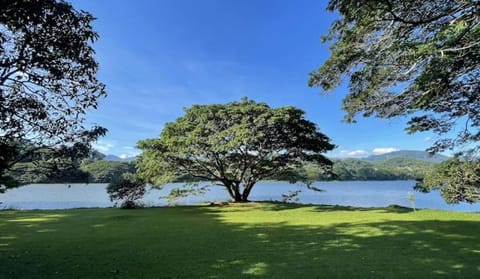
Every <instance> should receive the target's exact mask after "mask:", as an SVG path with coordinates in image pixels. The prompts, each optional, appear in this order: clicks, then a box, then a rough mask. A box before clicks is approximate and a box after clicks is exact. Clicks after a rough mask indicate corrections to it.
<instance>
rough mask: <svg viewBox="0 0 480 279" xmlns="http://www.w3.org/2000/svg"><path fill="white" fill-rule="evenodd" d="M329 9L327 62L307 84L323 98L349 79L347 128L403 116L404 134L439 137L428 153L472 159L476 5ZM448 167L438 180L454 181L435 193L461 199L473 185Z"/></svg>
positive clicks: (366, 4)
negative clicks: (332, 15) (358, 121)
mask: <svg viewBox="0 0 480 279" xmlns="http://www.w3.org/2000/svg"><path fill="white" fill-rule="evenodd" d="M328 10H330V11H332V12H337V13H338V14H339V18H338V20H336V21H335V22H334V23H333V24H332V25H331V27H330V30H329V33H328V34H327V35H326V36H325V37H323V38H322V40H323V41H324V42H330V43H331V47H330V50H331V55H330V57H329V58H328V59H327V60H326V61H325V63H324V64H323V65H322V66H321V67H320V68H319V69H318V70H316V71H313V72H312V73H311V74H310V79H309V85H310V86H318V87H320V88H322V90H323V91H324V92H326V91H329V90H333V89H334V88H336V87H337V86H338V85H339V84H340V83H341V81H342V78H343V77H344V76H347V77H348V78H349V87H348V94H347V95H346V97H345V98H344V100H343V109H344V110H345V111H346V116H345V120H346V121H347V122H354V121H355V117H356V116H357V115H363V116H365V117H370V116H376V117H380V118H393V117H405V116H408V117H409V121H408V126H407V128H406V130H407V132H409V133H415V132H425V131H431V132H434V133H436V134H438V135H439V139H438V140H437V141H436V142H435V143H434V144H433V146H431V147H430V148H429V149H428V151H429V152H431V153H437V152H442V151H445V150H454V152H456V153H458V156H461V157H462V158H463V159H462V160H473V161H475V160H477V159H478V155H479V152H480V145H479V144H478V142H479V141H480V94H479V92H480V82H479V80H480V2H479V1H472V0H428V1H425V0H411V1H404V0H330V1H329V4H328ZM465 164H466V163H465ZM465 164H463V163H461V164H460V166H459V167H460V168H463V167H466V166H467V165H465ZM451 167H452V171H448V172H444V173H443V174H439V175H440V176H442V177H444V178H446V176H445V175H447V174H448V175H453V177H452V178H450V179H449V180H448V183H443V182H445V181H443V182H442V183H443V184H441V185H437V186H438V187H441V188H442V189H445V190H446V189H447V188H449V191H452V193H451V195H453V193H454V192H456V191H460V192H458V195H460V196H462V195H463V193H462V189H463V188H462V187H464V186H465V185H463V184H458V183H464V182H465V183H467V184H468V183H469V181H471V178H470V177H465V178H460V177H459V176H458V174H456V173H455V172H454V171H455V170H458V169H456V167H455V166H453V165H451ZM461 173H464V174H467V173H468V172H466V171H465V172H463V171H461ZM427 181H428V180H427ZM446 185H448V186H446ZM445 187H447V188H445ZM451 195H450V194H449V195H446V196H444V197H447V196H451ZM447 201H448V200H447Z"/></svg>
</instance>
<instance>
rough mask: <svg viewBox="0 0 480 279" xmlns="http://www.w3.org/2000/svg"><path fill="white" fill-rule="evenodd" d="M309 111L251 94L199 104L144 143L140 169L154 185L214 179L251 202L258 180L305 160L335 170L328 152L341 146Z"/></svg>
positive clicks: (213, 181)
mask: <svg viewBox="0 0 480 279" xmlns="http://www.w3.org/2000/svg"><path fill="white" fill-rule="evenodd" d="M303 115H304V112H303V111H301V110H299V109H297V108H294V107H280V108H271V107H269V106H268V105H267V104H265V103H256V102H254V101H251V100H247V99H243V100H242V101H240V102H231V103H227V104H212V105H194V106H192V107H191V108H189V109H186V110H185V115H184V116H182V117H180V118H178V119H177V120H176V121H175V122H171V123H167V124H166V125H165V127H164V129H163V131H162V132H161V134H160V137H159V138H155V139H147V140H143V141H140V142H139V143H138V145H137V147H138V148H139V149H141V150H142V151H143V153H142V154H141V155H140V157H139V158H138V160H137V164H138V165H137V171H138V172H139V175H140V176H141V177H142V178H144V179H146V180H147V181H149V182H152V183H153V184H154V185H161V184H165V183H168V182H172V181H174V180H175V179H176V178H177V177H180V176H188V177H190V178H191V179H190V180H191V181H198V180H207V181H211V182H212V183H214V184H217V185H220V186H223V187H225V188H226V190H227V191H228V193H229V195H230V196H231V198H232V199H233V200H234V201H247V200H248V196H249V194H250V192H251V190H252V188H253V186H254V185H255V183H256V182H258V181H259V180H261V179H265V178H268V177H272V176H274V175H278V174H281V173H287V172H290V171H292V170H295V169H296V168H298V167H300V166H301V165H302V164H303V163H304V162H315V163H317V164H318V165H319V166H321V167H322V168H323V169H324V170H325V171H326V172H329V171H330V170H331V164H332V163H331V161H330V160H328V159H327V158H325V157H324V156H323V155H322V153H324V152H326V151H329V150H332V149H333V148H334V147H335V146H334V145H333V144H331V143H330V139H329V138H328V137H327V136H326V135H324V134H322V133H321V132H319V131H318V130H317V127H316V125H315V124H314V123H312V122H310V121H308V120H305V119H304V116H303ZM298 179H300V178H298V177H294V176H289V180H292V181H295V180H298Z"/></svg>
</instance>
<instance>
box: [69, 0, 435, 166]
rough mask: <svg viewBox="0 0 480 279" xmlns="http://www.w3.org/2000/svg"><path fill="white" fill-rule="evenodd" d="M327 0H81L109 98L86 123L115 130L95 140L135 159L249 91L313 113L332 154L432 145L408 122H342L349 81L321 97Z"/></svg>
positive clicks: (310, 116)
mask: <svg viewBox="0 0 480 279" xmlns="http://www.w3.org/2000/svg"><path fill="white" fill-rule="evenodd" d="M326 2H327V1H320V0H316V1H313V0H301V1H287V0H243V1H241V0H235V1H234V0H231V1H225V0H202V1H198V0H159V1H156V0H150V1H146V0H143V1H142V0H139V1H123V0H102V1H80V0H76V1H73V5H74V6H75V7H76V8H77V9H83V10H85V11H88V12H90V13H92V14H93V15H94V16H95V17H96V18H97V20H96V21H95V23H94V26H95V29H96V31H97V32H98V33H99V35H100V39H99V40H98V41H97V42H96V43H95V44H94V48H95V50H96V52H97V55H96V58H97V60H98V62H99V63H100V72H99V78H100V80H102V81H103V82H104V83H105V84H106V85H107V92H108V97H107V98H106V99H104V100H102V101H101V103H100V106H99V108H98V110H94V111H90V112H89V113H88V115H87V124H98V125H101V126H104V127H106V128H108V129H109V133H108V135H107V136H106V137H104V138H102V139H101V140H100V141H99V142H97V143H96V144H95V147H96V148H97V149H98V150H99V151H101V152H103V153H106V154H115V155H118V156H123V157H125V156H132V155H136V154H138V152H139V151H138V150H136V149H135V148H134V146H135V144H136V142H137V141H138V140H141V139H146V138H154V137H157V136H158V135H159V134H160V132H161V130H162V128H163V125H164V124H165V123H166V122H170V121H174V120H175V119H176V118H177V117H180V116H181V115H182V113H183V108H185V107H190V106H191V105H192V104H208V103H226V102H230V101H238V100H240V98H241V97H243V96H247V97H248V98H249V99H253V100H255V101H263V102H266V103H268V104H269V105H271V106H273V107H278V106H296V107H299V108H301V109H303V110H304V111H305V112H306V118H307V119H308V120H310V121H313V122H315V123H316V124H317V125H318V127H319V129H320V130H321V131H322V132H323V133H325V134H326V135H328V136H329V137H330V138H331V139H332V142H333V143H334V144H336V145H337V146H338V148H337V149H336V150H335V151H333V152H330V153H329V154H328V155H330V156H335V157H362V156H366V155H369V154H373V153H377V154H378V153H382V152H386V151H392V150H396V149H417V150H423V149H425V148H427V147H428V146H429V145H431V144H432V140H433V139H435V137H434V136H432V135H431V134H426V133H423V134H417V135H413V136H412V135H407V134H406V133H405V132H404V128H405V119H394V120H382V119H373V118H368V119H367V118H359V119H358V123H357V124H346V123H343V122H342V118H343V112H342V111H341V99H342V98H343V96H344V95H345V93H346V89H345V86H341V87H339V88H338V89H336V90H335V91H333V92H331V93H329V94H327V95H320V89H318V88H309V87H308V86H307V81H308V73H309V72H311V71H312V70H314V69H316V68H318V67H319V66H320V65H321V63H322V62H323V61H325V60H326V59H327V57H328V55H329V50H328V45H325V44H321V43H320V36H321V35H322V34H326V32H327V30H328V27H329V26H330V24H331V23H332V21H333V20H334V19H335V15H334V14H331V13H328V12H327V11H326V9H325V5H326Z"/></svg>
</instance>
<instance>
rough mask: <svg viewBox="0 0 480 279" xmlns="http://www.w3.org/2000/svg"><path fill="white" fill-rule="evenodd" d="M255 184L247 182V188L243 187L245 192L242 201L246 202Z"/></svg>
mask: <svg viewBox="0 0 480 279" xmlns="http://www.w3.org/2000/svg"><path fill="white" fill-rule="evenodd" d="M253 185H254V184H247V185H245V189H243V194H242V201H244V202H246V201H248V196H249V195H250V191H252V188H253Z"/></svg>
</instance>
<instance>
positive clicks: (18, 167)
mask: <svg viewBox="0 0 480 279" xmlns="http://www.w3.org/2000/svg"><path fill="white" fill-rule="evenodd" d="M44 152H45V153H47V152H49V150H45V151H44ZM104 158H105V155H103V154H102V153H100V152H97V151H94V152H92V153H91V154H90V156H88V158H84V159H82V160H77V161H73V162H69V164H68V165H67V167H63V168H62V171H61V172H59V173H57V172H52V171H50V169H51V168H52V166H51V163H50V161H51V158H48V157H46V158H45V159H43V158H35V159H34V160H32V158H26V159H24V160H22V161H20V162H18V163H16V164H15V165H14V166H13V167H12V168H11V170H10V171H9V175H10V176H12V177H13V178H15V180H17V181H18V182H19V183H20V184H32V183H109V182H112V181H113V180H115V179H116V178H119V177H120V176H121V175H122V174H123V173H125V172H135V163H134V162H121V161H106V160H104ZM47 165H48V171H46V170H45V168H46V166H47Z"/></svg>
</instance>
